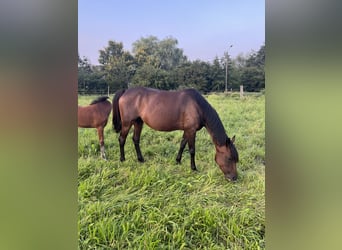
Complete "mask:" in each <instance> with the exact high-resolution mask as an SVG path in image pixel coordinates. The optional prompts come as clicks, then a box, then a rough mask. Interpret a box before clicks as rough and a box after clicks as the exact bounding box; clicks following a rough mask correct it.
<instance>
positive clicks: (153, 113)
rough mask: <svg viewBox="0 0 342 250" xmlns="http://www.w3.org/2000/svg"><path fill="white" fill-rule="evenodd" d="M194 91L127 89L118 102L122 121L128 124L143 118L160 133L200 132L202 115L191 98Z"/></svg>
mask: <svg viewBox="0 0 342 250" xmlns="http://www.w3.org/2000/svg"><path fill="white" fill-rule="evenodd" d="M192 91H195V90H191V89H189V90H181V91H164V90H156V89H150V88H144V87H137V88H131V89H128V90H126V92H125V93H124V95H123V97H122V98H121V99H120V100H119V105H120V107H121V109H120V112H121V115H122V116H123V117H122V119H123V120H124V122H126V123H128V122H130V121H132V120H134V119H137V118H138V117H140V118H141V119H142V120H143V121H144V122H145V123H146V124H147V125H148V126H150V127H151V128H153V129H156V130H160V131H172V130H184V129H188V128H190V127H191V128H196V129H199V128H200V126H201V125H200V123H201V118H200V112H199V109H198V105H197V103H196V102H195V101H194V99H193V98H192V97H191V95H190V94H189V93H191V92H192Z"/></svg>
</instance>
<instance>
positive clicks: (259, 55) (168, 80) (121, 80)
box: [78, 36, 265, 94]
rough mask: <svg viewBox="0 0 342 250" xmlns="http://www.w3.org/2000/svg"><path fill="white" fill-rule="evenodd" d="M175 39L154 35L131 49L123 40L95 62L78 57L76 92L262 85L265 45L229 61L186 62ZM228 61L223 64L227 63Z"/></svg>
mask: <svg viewBox="0 0 342 250" xmlns="http://www.w3.org/2000/svg"><path fill="white" fill-rule="evenodd" d="M177 45H178V41H177V39H175V38H172V37H167V38H165V39H163V40H159V39H158V38H157V37H155V36H149V37H145V38H141V39H139V40H137V41H136V42H134V43H133V45H132V53H130V52H129V51H126V50H124V46H123V43H122V42H116V41H109V42H108V46H107V47H105V48H104V49H103V50H100V51H99V58H98V61H99V63H100V65H96V66H94V65H91V63H90V62H89V59H88V58H86V57H83V58H81V57H80V55H78V91H79V93H80V94H94V93H100V92H103V93H106V92H107V89H108V87H109V88H110V91H111V92H114V91H116V90H118V89H122V88H128V87H131V86H146V87H152V88H158V89H165V90H172V89H182V88H196V89H197V90H199V91H201V92H202V93H208V92H213V91H216V92H223V91H225V87H226V69H228V75H227V76H228V84H227V87H228V90H238V89H239V88H240V85H243V86H244V90H246V91H251V92H254V91H260V90H262V89H264V88H265V71H264V66H265V45H262V46H261V47H260V49H259V50H258V51H257V52H252V53H250V54H249V55H248V56H243V55H238V56H237V57H236V58H234V59H232V58H231V57H230V56H229V55H228V53H225V54H224V55H223V56H222V57H221V58H219V57H216V58H214V59H213V61H212V62H204V61H201V60H195V61H190V60H189V59H188V58H187V57H186V56H185V55H184V54H183V50H182V49H180V48H178V47H177ZM226 63H228V65H227V64H226Z"/></svg>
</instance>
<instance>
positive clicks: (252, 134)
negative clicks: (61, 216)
mask: <svg viewBox="0 0 342 250" xmlns="http://www.w3.org/2000/svg"><path fill="white" fill-rule="evenodd" d="M92 99H94V97H92V96H90V97H85V96H81V97H79V104H82V105H83V104H86V103H89V102H90V101H91V100H92ZM207 100H208V101H209V102H210V103H211V104H212V105H213V107H214V108H215V109H216V110H217V112H218V114H219V116H220V118H221V120H222V122H223V124H224V127H225V128H226V131H227V133H228V135H229V136H232V135H234V134H235V135H236V142H235V143H236V147H237V149H238V150H239V154H240V163H239V164H238V172H239V178H238V181H237V182H236V183H231V182H228V181H226V180H225V179H224V176H223V174H222V172H221V171H220V169H219V167H218V166H217V165H216V163H215V161H214V153H215V149H214V145H213V143H212V141H211V139H210V136H209V134H208V133H207V131H206V130H205V128H203V129H202V130H200V131H199V132H198V133H197V137H196V162H197V165H198V169H199V172H197V173H196V172H193V171H191V170H190V156H189V152H188V151H187V149H186V150H185V151H184V154H183V160H182V163H181V164H176V161H175V158H176V155H177V151H178V149H179V144H180V141H181V138H182V132H181V131H174V132H167V133H165V132H158V131H154V130H151V129H150V128H148V126H146V125H145V126H144V129H143V132H142V137H141V149H142V153H143V155H144V157H145V160H146V162H145V163H139V162H138V161H137V159H136V155H135V150H134V145H133V143H132V140H131V139H130V138H131V137H132V131H131V134H130V135H129V138H128V139H127V142H126V147H125V149H126V161H125V162H120V161H119V143H118V134H116V133H114V131H113V129H112V126H111V122H109V124H108V125H107V127H106V128H105V145H106V152H107V157H108V161H104V160H102V159H101V158H100V150H99V146H98V138H97V133H96V130H95V129H81V128H80V129H78V136H79V141H78V152H79V158H78V207H79V211H78V215H79V221H78V231H79V248H80V249H264V248H265V110H264V105H265V97H264V95H246V96H245V97H244V98H243V99H240V98H239V97H238V96H231V95H229V94H220V95H217V94H216V95H214V94H210V95H208V96H207ZM110 119H111V118H110ZM92 145H93V146H92Z"/></svg>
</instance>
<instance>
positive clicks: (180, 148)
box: [176, 133, 188, 164]
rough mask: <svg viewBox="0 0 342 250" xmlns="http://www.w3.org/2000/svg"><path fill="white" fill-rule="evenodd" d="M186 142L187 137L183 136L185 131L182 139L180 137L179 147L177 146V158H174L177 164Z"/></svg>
mask: <svg viewBox="0 0 342 250" xmlns="http://www.w3.org/2000/svg"><path fill="white" fill-rule="evenodd" d="M187 142H188V141H187V139H186V137H185V133H184V134H183V139H182V141H181V144H180V147H179V151H178V155H177V158H176V161H177V163H178V164H179V163H181V160H182V154H183V151H184V148H185V146H186V143H187Z"/></svg>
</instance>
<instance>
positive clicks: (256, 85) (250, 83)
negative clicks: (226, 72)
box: [241, 45, 265, 91]
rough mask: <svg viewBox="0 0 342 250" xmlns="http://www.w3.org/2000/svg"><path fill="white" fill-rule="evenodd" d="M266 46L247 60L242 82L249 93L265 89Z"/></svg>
mask: <svg viewBox="0 0 342 250" xmlns="http://www.w3.org/2000/svg"><path fill="white" fill-rule="evenodd" d="M264 67H265V45H262V46H261V48H260V49H259V51H258V52H256V53H252V54H251V55H250V56H249V58H248V59H247V60H246V64H245V67H244V68H243V70H242V73H241V82H242V83H243V85H244V86H245V89H246V90H247V91H259V90H261V89H263V88H265V69H264Z"/></svg>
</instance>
